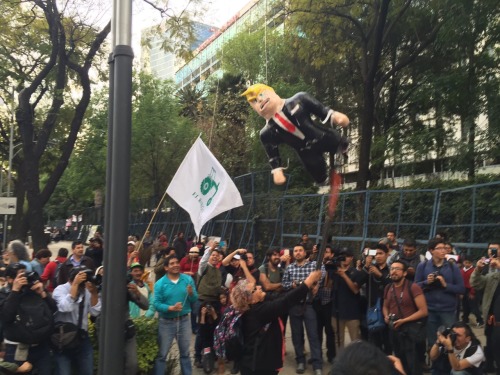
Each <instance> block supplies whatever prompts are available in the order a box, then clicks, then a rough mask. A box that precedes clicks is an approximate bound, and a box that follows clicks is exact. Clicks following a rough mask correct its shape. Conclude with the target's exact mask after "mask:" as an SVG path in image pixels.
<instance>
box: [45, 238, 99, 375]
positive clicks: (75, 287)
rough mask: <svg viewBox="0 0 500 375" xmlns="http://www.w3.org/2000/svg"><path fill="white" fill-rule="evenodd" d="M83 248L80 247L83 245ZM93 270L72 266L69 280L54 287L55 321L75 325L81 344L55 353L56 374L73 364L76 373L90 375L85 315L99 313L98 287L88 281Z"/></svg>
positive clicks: (61, 374)
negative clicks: (75, 366) (76, 370)
mask: <svg viewBox="0 0 500 375" xmlns="http://www.w3.org/2000/svg"><path fill="white" fill-rule="evenodd" d="M82 250H83V246H82ZM92 275H93V271H92V270H90V269H88V268H87V267H85V266H77V267H73V268H72V269H71V271H70V273H69V280H68V282H66V283H65V284H62V285H59V286H58V287H57V288H55V289H54V294H53V297H54V300H55V301H56V302H57V310H58V311H57V313H56V315H55V318H56V321H58V322H68V323H72V324H74V325H76V326H78V331H79V335H80V340H81V341H80V344H79V346H78V347H77V348H74V349H63V350H61V351H59V352H55V354H54V357H55V360H56V369H57V374H59V375H70V374H71V373H72V372H71V366H72V364H76V365H77V368H78V374H80V375H92V373H93V371H94V360H93V358H94V353H93V350H92V343H91V342H90V338H89V335H88V315H89V313H90V315H92V316H98V315H99V314H100V313H101V298H100V296H99V292H98V289H97V286H96V285H95V284H94V283H92V282H91V281H90V279H91V278H92Z"/></svg>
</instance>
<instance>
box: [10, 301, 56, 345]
mask: <svg viewBox="0 0 500 375" xmlns="http://www.w3.org/2000/svg"><path fill="white" fill-rule="evenodd" d="M28 293H31V292H28ZM53 330H54V317H53V313H52V311H51V309H50V307H49V305H48V304H47V303H46V302H45V300H44V299H43V298H41V297H39V296H38V295H29V294H26V295H25V296H23V297H22V298H21V301H20V303H19V306H18V308H17V314H16V318H15V320H14V322H12V324H6V325H5V327H4V336H5V338H6V339H8V340H10V341H15V342H20V343H23V344H30V345H31V344H39V343H41V342H42V341H44V340H47V339H48V338H49V337H50V334H51V333H52V331H53Z"/></svg>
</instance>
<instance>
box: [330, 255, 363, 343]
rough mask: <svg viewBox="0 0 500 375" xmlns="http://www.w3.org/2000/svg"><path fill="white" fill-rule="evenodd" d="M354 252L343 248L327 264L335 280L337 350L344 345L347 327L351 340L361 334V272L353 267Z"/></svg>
mask: <svg viewBox="0 0 500 375" xmlns="http://www.w3.org/2000/svg"><path fill="white" fill-rule="evenodd" d="M353 257H354V256H353V254H352V252H351V251H350V250H348V249H342V250H340V252H338V254H337V255H336V256H335V257H334V258H333V259H332V262H330V264H329V265H325V268H326V269H327V271H328V275H329V277H330V278H332V280H333V286H332V287H333V295H332V302H333V307H332V314H333V316H332V326H333V331H334V333H335V340H336V344H337V352H338V349H339V348H343V347H344V335H345V329H346V327H347V330H348V331H349V336H350V338H351V341H354V340H358V339H359V338H360V336H361V332H360V319H361V297H360V294H359V290H360V289H359V281H358V277H359V272H358V271H356V269H355V268H354V267H352V260H353Z"/></svg>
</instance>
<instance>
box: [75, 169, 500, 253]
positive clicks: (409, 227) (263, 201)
mask: <svg viewBox="0 0 500 375" xmlns="http://www.w3.org/2000/svg"><path fill="white" fill-rule="evenodd" d="M234 181H235V183H236V185H237V187H238V189H239V191H240V193H241V195H242V198H243V202H244V205H243V206H242V207H239V208H237V209H233V210H231V211H228V212H226V213H223V214H221V215H219V216H217V217H215V218H214V219H212V220H211V221H210V222H208V223H207V224H206V225H205V226H204V227H203V229H202V235H205V236H212V235H213V236H218V237H221V238H223V239H224V240H225V241H226V242H227V243H228V245H229V247H230V248H237V247H245V248H249V249H253V250H255V251H256V252H257V253H258V254H259V253H260V254H263V253H264V252H265V251H266V250H267V249H268V248H269V247H290V246H293V245H295V244H296V243H297V242H298V241H299V239H300V237H301V234H302V233H308V234H309V237H310V238H312V239H313V241H317V242H319V241H320V240H321V233H322V227H323V223H324V218H325V212H326V208H327V204H328V195H327V194H305V195H293V194H290V191H289V189H288V186H283V187H277V186H274V185H273V184H272V181H271V178H270V174H269V173H268V172H262V173H251V174H247V175H243V176H239V177H237V178H235V180H234ZM288 181H289V182H290V179H289V180H288ZM499 187H500V181H497V182H491V183H485V184H480V185H472V186H467V187H461V188H456V189H449V190H440V189H417V190H403V189H398V190H366V191H346V192H341V193H340V197H339V201H338V205H337V210H336V214H335V217H334V220H333V223H332V226H331V228H330V233H331V234H332V236H333V239H332V241H333V242H334V243H336V244H339V245H340V246H348V247H351V248H352V249H355V250H358V249H362V248H364V246H365V245H366V244H369V243H372V242H376V241H378V240H379V239H380V238H381V237H385V235H386V233H387V231H389V230H392V231H394V232H395V233H396V236H397V238H398V239H400V240H402V239H404V238H408V237H412V238H415V239H416V240H417V242H418V243H420V244H425V243H427V241H428V240H429V239H430V238H432V237H434V236H435V234H436V233H437V232H445V233H447V234H448V236H449V238H450V240H451V241H452V242H453V243H454V245H455V246H457V247H458V248H460V249H461V250H465V251H467V252H468V253H478V254H479V253H480V252H482V251H484V249H485V248H486V246H487V243H488V242H491V241H493V240H494V239H496V240H498V238H500V235H499V233H500V232H499V229H500V190H499ZM156 205H157V202H154V201H153V200H140V201H135V202H131V205H130V217H129V225H130V233H136V234H138V235H141V234H143V233H144V231H145V230H146V227H147V226H148V223H149V222H150V220H151V218H152V216H153V211H154V208H155V207H156ZM96 215H98V216H99V217H102V213H96V212H94V211H92V210H90V211H88V212H87V213H84V222H83V223H84V224H101V221H102V220H100V219H98V218H96ZM160 231H162V232H164V233H165V234H166V235H167V237H168V238H169V239H170V240H172V239H173V238H174V236H175V234H176V233H177V232H184V234H185V237H186V238H187V237H194V236H195V233H194V231H193V226H192V224H191V220H190V218H189V215H188V214H187V212H186V211H184V210H183V209H182V208H180V207H179V206H178V205H177V204H176V203H175V202H173V201H172V200H170V199H169V198H167V200H166V201H165V202H164V203H163V205H162V207H161V209H160V210H159V212H158V213H157V214H156V216H155V218H154V220H153V223H152V226H151V232H152V233H153V234H157V233H159V232H160Z"/></svg>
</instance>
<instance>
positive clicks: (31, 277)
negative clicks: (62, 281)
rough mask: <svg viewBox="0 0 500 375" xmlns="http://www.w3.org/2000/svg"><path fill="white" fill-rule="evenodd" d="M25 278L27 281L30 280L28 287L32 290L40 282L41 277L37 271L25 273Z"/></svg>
mask: <svg viewBox="0 0 500 375" xmlns="http://www.w3.org/2000/svg"><path fill="white" fill-rule="evenodd" d="M24 276H25V277H26V280H28V284H27V285H26V286H27V287H28V288H31V287H32V286H33V285H35V284H36V283H37V282H39V281H40V276H39V275H38V273H37V272H36V271H31V272H25V274H24Z"/></svg>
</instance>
